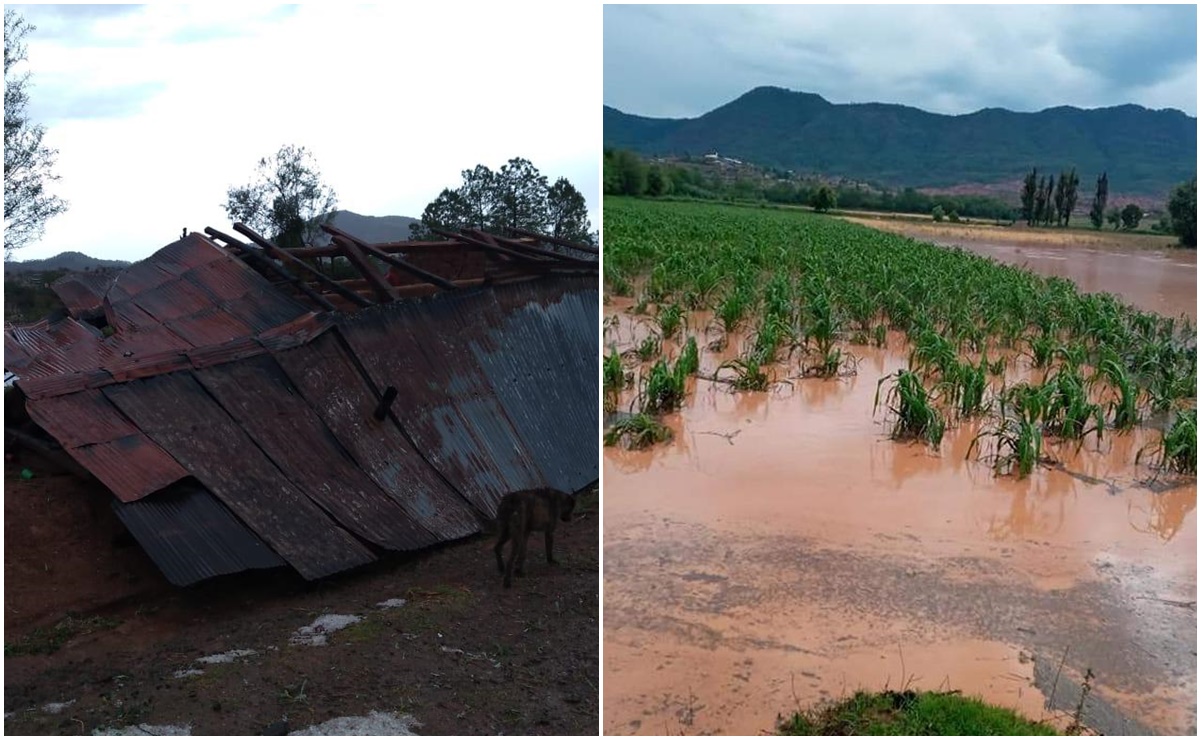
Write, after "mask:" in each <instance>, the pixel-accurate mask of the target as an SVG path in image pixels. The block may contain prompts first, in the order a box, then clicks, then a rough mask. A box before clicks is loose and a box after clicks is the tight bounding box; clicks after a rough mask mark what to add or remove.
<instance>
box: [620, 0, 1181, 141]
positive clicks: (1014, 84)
mask: <svg viewBox="0 0 1201 740" xmlns="http://www.w3.org/2000/svg"><path fill="white" fill-rule="evenodd" d="M604 22H605V39H604V44H605V80H604V98H605V103H606V104H608V105H612V106H615V107H617V108H620V109H622V110H624V111H626V112H627V113H636V114H640V115H646V116H657V117H685V116H687V117H691V116H697V115H700V114H702V113H705V112H707V111H709V110H711V109H713V108H715V107H717V106H719V105H722V104H724V103H726V102H729V101H730V100H732V99H733V98H735V97H737V96H738V95H741V94H742V93H744V92H746V91H747V90H750V89H751V88H754V87H758V86H760V85H776V86H780V87H786V88H790V89H793V90H801V91H804V92H815V93H818V94H821V95H822V96H823V97H825V98H826V99H828V100H830V101H831V102H835V103H848V102H888V103H902V104H905V105H911V106H915V107H919V108H923V109H925V110H929V111H934V112H939V113H952V114H958V113H969V112H972V111H975V110H978V109H980V108H985V107H1008V108H1011V109H1017V110H1025V111H1033V110H1040V109H1042V108H1047V107H1052V106H1057V105H1077V106H1081V107H1085V106H1088V107H1095V106H1106V105H1119V104H1122V103H1131V102H1133V103H1139V104H1142V105H1146V106H1148V107H1175V108H1180V109H1182V110H1184V111H1185V112H1187V113H1189V114H1190V115H1195V113H1196V99H1197V95H1196V10H1195V7H1187V6H1175V7H1170V8H1169V7H1165V6H1156V7H1148V6H1106V7H1103V8H1102V7H1096V6H1040V5H1022V6H1014V5H994V6H982V5H971V6H962V5H926V6H912V5H889V6H879V5H871V6H869V5H841V6H832V5H820V6H818V5H771V6H733V7H731V6H677V5H673V6H657V7H631V6H614V5H610V6H607V7H606V9H605V21H604Z"/></svg>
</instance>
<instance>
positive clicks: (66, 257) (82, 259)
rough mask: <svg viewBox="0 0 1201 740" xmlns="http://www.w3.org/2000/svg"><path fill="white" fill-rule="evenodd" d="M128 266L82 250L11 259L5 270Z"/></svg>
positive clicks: (87, 268) (73, 270)
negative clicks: (41, 256)
mask: <svg viewBox="0 0 1201 740" xmlns="http://www.w3.org/2000/svg"><path fill="white" fill-rule="evenodd" d="M128 266H129V263H128V262H126V261H124V260H102V259H97V258H95V257H89V256H87V255H86V254H83V253H82V252H63V253H62V254H58V255H55V256H54V257H47V258H45V259H40V260H25V261H23V262H17V261H14V260H9V261H6V262H5V263H4V271H5V272H6V273H17V272H45V271H47V270H65V271H67V272H83V271H84V270H99V269H102V268H109V267H128Z"/></svg>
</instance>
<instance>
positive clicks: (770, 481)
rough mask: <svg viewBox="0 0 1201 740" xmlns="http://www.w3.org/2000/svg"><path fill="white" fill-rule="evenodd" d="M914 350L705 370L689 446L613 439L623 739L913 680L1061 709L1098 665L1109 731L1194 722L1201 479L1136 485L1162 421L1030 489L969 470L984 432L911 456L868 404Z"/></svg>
mask: <svg viewBox="0 0 1201 740" xmlns="http://www.w3.org/2000/svg"><path fill="white" fill-rule="evenodd" d="M620 310H621V308H620V304H617V302H615V305H612V306H610V308H609V311H610V312H619V311H620ZM640 331H641V330H640V329H639V327H638V326H637V325H636V323H635V322H634V321H633V320H631V319H630V318H629V317H628V316H626V315H623V321H622V322H621V323H620V324H619V326H618V327H617V328H613V327H611V329H610V337H613V338H615V339H614V341H616V343H617V345H618V347H619V349H624V348H625V347H626V346H628V345H631V344H633V343H634V342H635V341H636V340H637V338H638V336H639V335H640ZM901 339H902V338H901V337H900V336H899V335H898V336H894V337H892V339H891V341H892V344H893V345H894V347H893V348H892V349H886V350H876V349H872V348H867V347H861V346H856V347H853V348H851V349H852V351H853V352H854V353H855V354H856V355H858V357H859V364H858V368H859V374H858V375H857V376H853V377H848V378H842V379H837V380H816V379H810V380H794V381H793V383H792V385H790V386H789V385H781V386H778V387H777V388H776V390H774V391H773V392H771V393H738V394H735V393H730V392H729V391H728V390H727V389H726V387H725V386H722V385H718V384H714V383H711V382H707V381H703V380H701V381H697V382H696V384H695V386H694V387H692V388H691V389H690V390H692V396H691V398H690V400H689V401H688V404H687V406H686V408H685V409H684V410H683V411H682V412H681V413H679V414H674V415H670V416H668V417H667V418H666V422H667V423H668V425H669V426H670V427H671V428H672V429H673V431H674V432H675V439H674V440H673V441H672V442H671V443H669V444H667V445H661V446H658V447H656V448H653V449H651V450H649V451H644V452H628V451H621V450H616V449H608V450H606V452H605V456H604V466H605V468H604V476H605V635H604V639H605V680H606V684H605V686H606V691H605V697H604V702H605V728H604V729H605V731H606V732H607V733H613V734H630V733H639V734H665V733H668V734H673V733H677V732H688V733H695V732H713V733H739V734H754V733H758V732H760V731H764V730H769V729H771V726H772V721H773V719H774V718H775V717H776V714H777V712H785V711H791V710H792V709H793V708H795V707H797V706H798V705H800V706H808V705H810V704H811V703H813V702H816V701H820V700H822V699H825V698H837V697H840V696H843V695H845V694H849V693H850V692H853V691H854V690H855V689H857V688H866V689H873V690H878V689H882V688H884V687H886V686H891V687H892V688H896V687H898V686H901V685H904V684H906V683H908V684H911V685H912V686H914V687H920V688H929V689H937V688H939V687H942V688H944V689H945V688H948V687H949V688H951V689H957V690H961V691H963V692H964V693H965V694H970V695H980V696H983V697H985V698H986V699H988V700H990V701H993V702H996V703H999V704H1002V705H1005V706H1011V707H1017V708H1019V709H1020V710H1021V711H1022V712H1023V713H1024V714H1026V715H1028V716H1031V717H1034V718H1039V717H1044V716H1046V717H1051V718H1054V717H1057V716H1058V717H1060V718H1062V716H1063V715H1062V711H1063V710H1070V709H1071V708H1073V707H1074V701H1075V697H1076V696H1078V690H1077V686H1078V684H1079V682H1080V681H1081V680H1082V678H1083V676H1084V674H1085V672H1086V671H1087V670H1088V669H1091V670H1092V671H1093V673H1094V674H1095V676H1096V678H1095V679H1093V680H1092V682H1091V685H1092V694H1091V697H1090V699H1089V703H1088V704H1087V705H1086V708H1085V718H1086V721H1088V722H1092V723H1093V724H1094V726H1095V727H1097V728H1098V729H1101V730H1103V731H1106V732H1110V733H1114V732H1121V733H1131V732H1133V733H1135V734H1141V733H1143V732H1156V733H1186V732H1195V729H1196V728H1195V716H1196V711H1195V708H1196V634H1197V633H1196V624H1197V622H1196V605H1195V599H1196V596H1195V594H1196V551H1197V541H1196V514H1195V509H1196V483H1195V480H1191V479H1189V480H1183V481H1176V482H1175V485H1174V486H1173V487H1171V488H1170V489H1168V490H1160V489H1155V490H1153V489H1152V488H1151V487H1148V486H1147V485H1145V484H1144V483H1143V482H1141V481H1142V480H1143V479H1144V478H1145V477H1146V475H1147V471H1146V470H1145V468H1143V469H1136V468H1135V467H1134V465H1133V460H1134V457H1135V455H1136V454H1137V450H1138V449H1139V448H1140V447H1141V446H1142V445H1144V444H1146V442H1148V441H1149V440H1150V439H1151V436H1149V435H1151V434H1152V433H1151V432H1148V431H1147V430H1136V431H1134V432H1132V433H1129V434H1115V435H1108V436H1107V437H1106V439H1105V442H1104V444H1103V446H1102V448H1101V449H1100V450H1098V449H1096V445H1095V443H1092V442H1090V444H1089V445H1088V446H1087V447H1086V448H1085V449H1084V450H1083V451H1081V452H1079V453H1077V452H1075V451H1074V450H1073V449H1071V448H1068V447H1054V446H1053V447H1052V448H1050V449H1049V450H1048V451H1049V452H1050V453H1051V454H1053V455H1055V456H1056V457H1058V458H1059V459H1060V460H1061V461H1062V463H1063V464H1062V466H1061V467H1057V468H1043V469H1040V470H1038V471H1037V472H1036V473H1035V474H1034V475H1032V476H1030V477H1029V478H1027V479H1025V480H1022V481H1017V480H1013V479H1011V478H995V477H993V475H992V473H991V471H990V470H989V469H988V467H987V466H986V465H983V464H981V463H977V462H974V461H970V460H967V459H966V458H967V456H968V455H967V453H968V448H969V446H970V444H971V440H972V437H973V436H974V435H975V433H976V429H975V428H974V427H973V426H972V425H964V426H962V427H959V428H957V429H953V430H951V431H950V432H949V433H948V435H947V437H946V439H944V441H943V446H942V448H941V450H940V451H939V452H931V451H930V450H928V449H927V448H925V447H923V446H920V445H906V444H898V443H894V442H892V441H890V440H888V439H887V437H886V430H885V428H884V426H883V424H882V418H881V417H880V416H879V415H877V414H874V413H873V401H874V396H875V391H876V385H877V380H878V379H879V378H880V377H882V376H884V375H886V374H888V373H891V372H892V371H894V370H895V369H897V368H898V367H901V366H903V365H904V364H905V362H906V355H905V353H904V351H903V350H902V347H901V344H902V343H903V342H901V341H900V340H901ZM731 344H735V342H731ZM672 351H674V350H672ZM737 351H738V348H737V347H734V348H727V349H726V351H725V353H724V354H732V353H736V352H737ZM718 359H719V358H715V357H709V356H705V357H703V358H702V370H703V373H708V372H711V371H712V369H713V367H714V364H715V363H716V361H717V360H718ZM1065 650H1066V651H1067V654H1066V657H1064V653H1065ZM1061 660H1062V663H1063V667H1062V670H1060V668H1059V665H1060V661H1061ZM1057 675H1058V678H1057ZM1052 695H1053V698H1054V702H1053V706H1054V707H1055V709H1056V710H1059V711H1058V712H1056V711H1049V710H1045V709H1044V702H1045V701H1046V700H1047V699H1050V698H1052ZM1061 721H1062V720H1061Z"/></svg>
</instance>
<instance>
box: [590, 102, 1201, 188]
mask: <svg viewBox="0 0 1201 740" xmlns="http://www.w3.org/2000/svg"><path fill="white" fill-rule="evenodd" d="M604 127H605V132H604V142H605V146H606V147H612V148H619V149H632V150H634V151H636V152H639V153H641V154H644V155H649V156H653V155H662V156H668V155H674V156H680V155H684V154H688V155H692V156H700V155H703V154H707V153H713V152H717V153H720V154H722V155H724V156H727V157H734V158H737V159H741V160H745V161H747V162H753V163H755V164H758V165H763V166H766V167H776V168H781V169H787V170H795V171H798V172H804V173H814V174H822V175H830V176H841V177H848V178H853V179H857V180H867V181H873V182H878V183H881V184H884V185H889V186H912V187H949V186H954V185H959V184H962V183H995V182H1006V181H1012V180H1015V179H1018V180H1020V179H1021V177H1022V175H1023V174H1025V173H1026V172H1028V171H1029V170H1030V168H1031V167H1035V166H1037V167H1038V168H1039V170H1040V171H1045V172H1047V173H1049V174H1055V175H1056V176H1058V174H1059V171H1060V170H1061V169H1066V168H1068V167H1072V166H1074V167H1076V171H1077V173H1078V174H1079V175H1080V183H1081V189H1082V191H1085V190H1087V191H1088V192H1090V193H1091V191H1092V187H1093V183H1094V182H1095V181H1096V178H1097V176H1098V175H1100V174H1101V172H1102V171H1107V172H1108V173H1109V183H1110V188H1111V192H1112V191H1114V190H1120V191H1121V192H1123V193H1130V194H1141V195H1152V196H1155V197H1157V198H1159V197H1166V196H1167V194H1168V192H1169V191H1170V190H1171V189H1172V187H1173V186H1175V185H1176V184H1177V183H1180V182H1182V181H1184V180H1188V179H1189V178H1191V177H1193V176H1194V175H1195V174H1196V161H1197V119H1196V118H1193V117H1191V116H1187V115H1185V114H1184V113H1182V112H1180V111H1178V110H1173V109H1167V110H1148V109H1146V108H1143V107H1141V106H1137V105H1121V106H1117V107H1115V108H1097V109H1093V110H1082V109H1080V108H1072V107H1066V106H1064V107H1058V108H1048V109H1047V110H1043V111H1039V112H1038V113H1015V112H1013V111H1009V110H1005V109H1002V108H986V109H984V110H980V111H976V112H975V113H970V114H965V115H959V116H948V115H941V114H938V113H928V112H926V111H923V110H919V109H917V108H911V107H908V106H904V105H892V104H885V103H865V104H859V103H855V104H847V105H839V104H834V103H831V102H829V101H827V100H826V99H824V98H822V97H821V96H820V95H814V94H811V93H803V92H793V91H791V90H785V89H782V88H778V87H759V88H755V89H754V90H751V91H750V92H748V93H746V94H745V95H743V96H741V97H739V98H738V99H736V100H734V101H732V102H730V103H727V104H726V105H723V106H721V107H720V108H717V109H715V110H712V111H710V112H708V113H706V114H704V115H702V116H700V117H699V118H682V119H668V118H646V117H644V116H636V115H630V114H627V113H623V112H622V111H619V110H617V109H616V108H612V107H609V106H605V109H604Z"/></svg>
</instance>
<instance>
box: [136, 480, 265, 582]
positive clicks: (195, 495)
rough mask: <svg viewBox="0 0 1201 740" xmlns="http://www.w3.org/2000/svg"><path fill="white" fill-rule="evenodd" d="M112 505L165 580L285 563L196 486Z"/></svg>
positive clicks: (192, 579)
mask: <svg viewBox="0 0 1201 740" xmlns="http://www.w3.org/2000/svg"><path fill="white" fill-rule="evenodd" d="M113 510H114V511H116V512H117V516H118V517H119V518H120V519H121V522H122V523H123V524H124V525H125V528H126V529H128V530H129V532H130V534H132V535H133V536H134V538H135V539H137V541H138V543H139V544H140V545H141V546H142V548H143V549H145V550H146V553H147V554H148V555H150V558H151V559H152V560H153V561H154V564H155V565H157V566H158V567H159V570H161V571H162V572H163V575H165V576H166V577H167V580H168V581H170V582H171V583H173V584H175V585H176V586H187V585H190V584H193V583H196V582H197V581H203V580H204V579H206V578H212V577H214V576H220V575H225V574H228V573H237V572H239V571H243V570H252V569H257V568H279V567H282V566H285V565H287V563H285V562H284V560H283V558H281V557H280V556H278V555H276V554H275V553H274V552H272V551H271V548H269V547H267V544H266V543H265V542H263V541H262V540H261V539H259V538H258V537H257V536H255V534H254V532H252V531H250V529H249V528H247V526H246V525H245V524H243V523H242V522H240V521H239V520H238V518H237V517H236V516H234V515H233V514H232V513H231V512H230V511H229V509H227V508H225V506H223V505H222V504H221V502H220V501H218V500H217V499H216V498H215V497H214V496H213V495H212V494H211V493H209V492H208V491H206V490H204V489H203V488H201V487H199V486H187V485H180V486H175V487H172V488H171V489H168V490H165V491H162V492H160V493H158V494H156V495H154V496H152V497H150V498H148V499H142V500H140V501H135V502H133V503H128V504H127V503H122V502H120V501H113Z"/></svg>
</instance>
